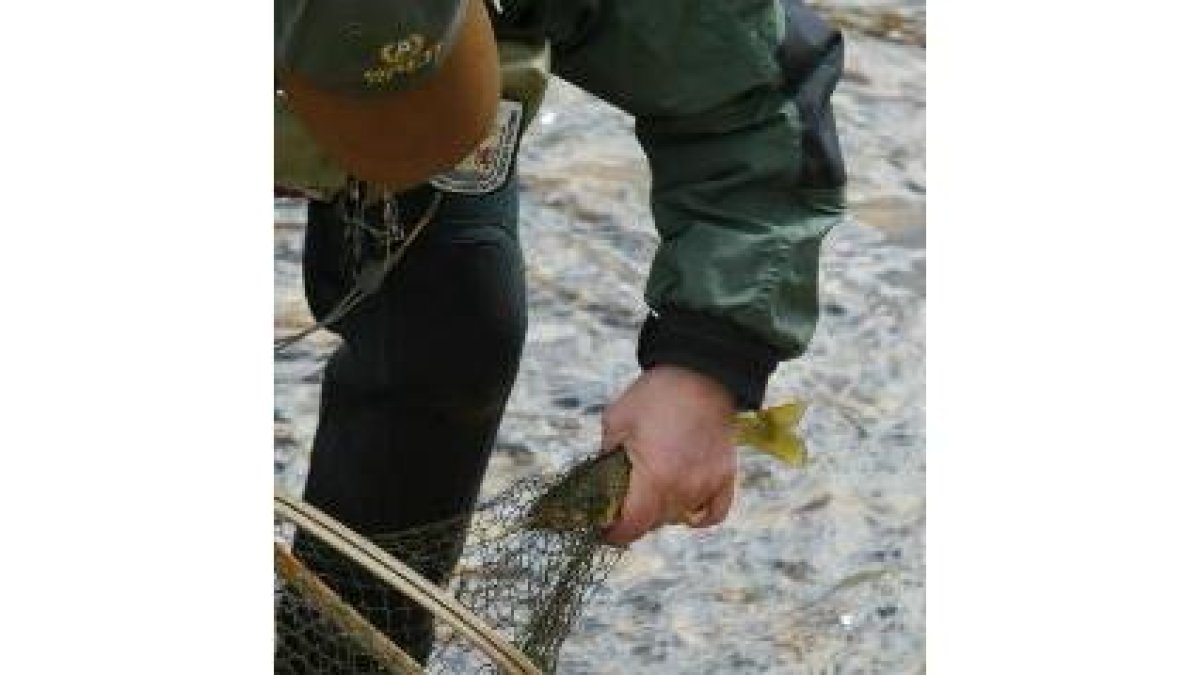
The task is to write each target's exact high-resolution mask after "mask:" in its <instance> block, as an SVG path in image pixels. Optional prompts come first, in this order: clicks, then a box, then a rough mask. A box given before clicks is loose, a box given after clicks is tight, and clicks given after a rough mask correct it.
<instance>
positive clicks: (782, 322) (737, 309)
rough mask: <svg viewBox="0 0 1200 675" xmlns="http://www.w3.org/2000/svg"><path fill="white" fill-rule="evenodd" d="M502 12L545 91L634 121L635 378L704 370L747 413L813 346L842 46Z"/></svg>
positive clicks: (614, 2) (686, 14)
mask: <svg viewBox="0 0 1200 675" xmlns="http://www.w3.org/2000/svg"><path fill="white" fill-rule="evenodd" d="M784 3H790V4H788V5H786V6H785V4H784ZM501 4H502V11H500V12H499V13H496V12H495V11H493V25H494V26H495V30H496V33H497V36H498V37H499V38H501V39H513V40H526V41H533V42H544V41H545V40H549V42H550V45H551V47H552V58H551V65H552V70H553V72H554V73H555V74H556V75H558V76H561V77H563V78H564V79H566V80H568V81H570V82H572V83H574V84H576V85H578V86H579V87H581V88H582V89H584V90H586V91H588V92H591V93H592V94H594V95H596V96H598V97H599V98H601V99H603V100H605V101H607V102H609V103H611V104H613V105H615V106H617V107H618V108H620V109H622V110H624V111H626V112H627V113H629V114H631V115H633V117H634V118H635V119H636V128H635V131H636V134H637V138H638V141H639V142H640V143H641V146H642V148H643V149H644V151H645V153H646V156H647V158H648V159H649V163H650V168H651V174H652V181H653V184H652V191H651V202H652V203H651V207H652V212H653V215H654V221H655V226H656V227H657V228H658V231H659V233H660V234H661V238H662V244H661V245H660V247H659V249H658V251H657V254H656V255H655V258H654V262H653V265H652V267H651V270H650V277H649V280H648V283H647V286H646V302H647V303H648V305H649V306H650V308H651V310H652V312H651V316H650V317H648V319H647V321H646V323H645V325H644V327H643V329H642V333H641V336H640V339H639V345H638V358H639V361H640V363H641V364H642V365H643V366H644V367H649V366H651V365H654V364H657V363H672V364H675V365H681V366H687V367H691V368H693V369H697V370H700V371H702V372H705V373H708V374H709V375H711V376H713V377H715V378H716V379H718V380H719V381H721V382H722V383H724V384H725V385H726V386H727V387H728V388H729V389H730V391H731V392H732V393H733V394H734V396H735V398H736V399H737V401H738V405H739V407H742V408H755V407H758V406H759V405H760V404H761V402H762V396H763V392H764V390H765V387H766V381H767V378H768V376H769V375H770V373H771V372H772V371H773V370H774V368H775V366H776V365H777V364H778V362H779V361H781V360H784V359H788V358H792V357H795V356H797V355H799V354H800V353H801V352H802V351H803V350H804V348H805V347H806V345H807V343H808V341H809V339H810V338H811V336H812V334H813V330H814V328H815V325H816V321H817V315H818V302H817V278H818V256H819V251H820V244H821V239H822V237H823V236H824V235H825V233H826V232H828V231H829V229H830V228H831V227H832V226H833V225H834V224H836V223H837V222H838V220H839V219H840V216H841V213H842V211H843V208H844V201H843V189H842V188H843V183H844V179H845V177H844V172H843V171H842V169H841V156H840V150H838V148H837V139H836V133H835V132H834V130H833V124H832V116H831V114H830V112H829V108H828V97H829V95H830V94H831V92H832V89H833V86H834V84H836V81H837V77H838V76H839V75H840V68H841V51H840V49H841V42H840V36H839V35H837V34H836V33H833V32H829V31H828V30H827V28H825V27H824V26H823V25H821V24H820V22H819V20H818V19H816V18H815V15H813V14H812V13H811V12H808V11H807V10H805V9H804V8H802V7H801V6H800V5H799V4H798V2H796V0H783V1H782V2H781V1H775V0H721V1H713V0H504V2H502V3H501ZM785 10H786V11H785ZM798 12H799V14H797V13H798ZM797 17H800V19H799V20H798V19H797ZM814 21H815V23H814ZM785 37H786V38H787V39H786V40H785ZM797 45H798V46H797ZM502 53H503V52H502ZM279 119H280V118H279V116H278V115H277V127H278V126H279V125H280V122H279ZM289 128H290V127H289ZM293 131H294V130H293ZM279 135H280V133H279V131H278V129H277V146H278V145H279V141H278V137H279ZM276 152H277V154H276V161H277V166H278V165H279V164H280V159H279V157H280V156H279V148H278V147H277V151H276ZM830 167H832V169H831V168H830Z"/></svg>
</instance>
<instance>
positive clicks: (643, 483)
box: [604, 467, 662, 546]
mask: <svg viewBox="0 0 1200 675" xmlns="http://www.w3.org/2000/svg"><path fill="white" fill-rule="evenodd" d="M661 511H662V508H661V504H660V499H659V496H658V492H657V491H656V490H655V489H654V483H653V482H652V481H651V480H650V479H649V477H648V476H647V475H646V473H645V472H643V471H638V470H637V468H636V467H634V470H633V472H632V473H631V474H630V476H629V491H628V492H626V493H625V501H624V502H623V503H622V504H621V512H620V517H619V518H618V519H617V522H615V523H613V524H612V525H611V526H609V528H608V529H607V530H605V532H604V538H605V539H606V540H607V541H608V542H609V543H610V544H615V545H617V546H628V545H629V544H631V543H633V542H634V541H636V540H638V539H639V538H641V536H642V535H644V534H646V533H647V532H649V531H650V530H653V529H654V528H655V527H657V526H658V524H659V523H658V517H659V513H660V512H661Z"/></svg>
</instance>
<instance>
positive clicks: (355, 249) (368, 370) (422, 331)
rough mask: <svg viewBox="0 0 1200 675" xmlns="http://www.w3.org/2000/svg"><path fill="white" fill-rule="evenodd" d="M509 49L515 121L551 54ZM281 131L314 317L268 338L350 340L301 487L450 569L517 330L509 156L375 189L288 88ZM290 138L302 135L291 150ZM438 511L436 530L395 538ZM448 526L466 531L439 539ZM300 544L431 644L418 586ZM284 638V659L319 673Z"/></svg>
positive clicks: (424, 560) (326, 508)
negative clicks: (330, 153)
mask: <svg viewBox="0 0 1200 675" xmlns="http://www.w3.org/2000/svg"><path fill="white" fill-rule="evenodd" d="M501 54H502V59H503V60H502V67H503V70H504V75H505V89H504V96H505V98H506V99H509V100H516V101H519V102H520V103H521V104H522V109H523V111H524V115H523V116H522V128H521V131H523V130H524V127H525V126H526V125H527V124H528V121H529V120H530V119H532V118H533V111H534V110H535V109H536V107H537V105H538V104H539V103H540V101H541V96H542V92H543V91H544V88H545V83H546V79H547V72H548V62H547V58H548V50H547V49H546V48H545V46H542V45H533V44H523V45H507V46H505V45H503V44H502V46H501ZM276 135H277V139H276V169H277V173H276V181H277V183H283V184H285V185H287V186H289V187H293V188H300V189H302V190H303V191H304V192H305V194H307V195H308V196H309V197H310V201H309V206H308V223H307V227H306V230H305V241H304V252H303V273H304V285H305V296H306V299H307V300H308V303H309V307H310V309H311V310H312V312H313V315H314V316H315V317H317V322H316V323H315V324H314V325H312V326H310V327H309V328H307V329H305V331H303V332H302V333H300V334H298V335H295V336H291V337H288V338H285V339H284V340H281V341H279V342H277V343H276V352H277V353H278V352H280V351H282V350H286V349H287V348H288V347H290V346H291V345H293V344H295V343H296V342H297V341H298V340H300V339H302V338H303V337H304V336H305V335H308V334H309V333H311V332H313V331H315V330H317V329H318V328H326V329H329V330H332V331H333V332H335V333H337V334H338V335H340V336H341V338H342V344H341V345H340V346H339V347H338V348H337V349H336V350H335V351H334V353H333V354H332V355H331V356H330V357H329V360H328V362H327V363H326V366H325V369H324V376H323V380H322V390H321V401H320V412H319V421H318V426H317V431H316V435H315V438H314V441H313V448H312V456H311V463H310V469H309V473H308V479H307V483H306V486H305V490H304V500H305V501H306V502H309V503H311V504H312V505H313V506H315V507H317V508H318V509H320V510H321V511H323V512H325V513H327V514H329V515H331V516H333V517H334V518H336V519H337V520H338V521H340V522H341V523H343V524H345V525H346V526H347V527H349V528H350V529H351V530H354V531H355V532H357V533H359V534H362V535H363V536H365V537H367V538H368V539H369V540H371V541H373V542H375V543H377V544H378V545H380V546H381V547H382V548H384V549H385V550H386V551H388V552H389V553H390V554H392V555H394V556H395V557H396V558H398V559H400V560H402V561H403V562H405V563H407V564H409V565H410V566H411V567H412V568H414V569H416V570H417V571H419V572H420V573H421V574H422V575H424V576H425V577H426V578H428V579H430V580H431V581H433V582H435V583H439V584H442V583H445V582H446V580H447V578H448V577H449V574H450V572H451V570H452V569H453V568H454V565H455V563H456V561H457V560H458V558H459V555H460V552H461V549H462V545H463V541H464V538H465V534H466V527H467V525H468V524H469V515H470V513H471V512H472V510H473V508H474V506H475V502H476V499H477V496H478V491H479V486H480V483H481V482H482V479H483V474H484V471H485V469H486V466H487V462H488V459H489V457H490V454H491V448H492V445H493V443H494V440H495V435H496V429H497V427H498V426H499V423H500V419H501V416H502V413H503V410H504V406H505V404H506V402H507V399H508V395H509V392H510V390H511V387H512V383H513V380H514V379H515V377H516V373H517V368H518V363H519V359H520V354H521V350H522V346H523V343H524V336H525V328H526V313H525V312H526V309H525V285H524V264H523V260H522V254H521V248H520V243H519V239H518V215H519V213H518V196H517V190H516V180H515V175H513V174H515V170H514V171H512V172H510V175H509V176H508V177H507V179H506V180H504V181H503V184H502V185H501V186H500V187H499V188H498V189H496V190H494V191H492V192H490V193H488V194H478V195H475V194H456V193H452V192H446V191H442V190H438V189H436V188H433V187H431V186H430V185H423V186H420V187H417V188H414V189H412V190H408V191H406V192H403V193H399V194H382V195H381V194H373V193H372V191H371V188H370V186H367V185H364V184H362V183H360V182H358V181H355V180H353V179H348V178H347V177H346V176H345V175H344V174H342V173H341V172H339V171H337V170H336V167H334V166H333V165H332V164H331V163H330V162H328V161H327V159H326V158H324V157H323V156H322V154H321V153H320V151H319V149H318V148H316V147H315V146H314V145H313V144H312V143H311V142H310V141H309V140H307V139H306V137H305V134H304V132H303V129H302V128H301V127H299V125H298V124H296V123H295V121H294V120H293V119H291V118H290V116H289V115H288V114H287V111H286V102H285V101H280V100H278V99H277V106H276ZM281 137H282V139H283V140H287V141H290V142H291V143H292V145H291V146H286V145H285V147H282V148H281V144H280V140H281ZM514 152H515V149H514ZM435 522H437V523H442V524H443V527H442V528H441V531H442V532H443V535H442V536H439V537H438V538H436V539H433V538H431V539H428V540H424V541H422V540H421V539H420V538H418V539H416V540H413V539H412V538H411V537H401V538H398V537H397V533H401V532H407V531H409V530H412V529H413V528H417V527H419V526H422V525H426V524H429V523H435ZM447 522H449V523H456V525H454V527H453V528H452V530H453V531H455V532H457V534H456V536H451V537H446V536H445V535H444V532H445V527H444V524H445V523H447ZM293 550H294V552H295V554H296V557H297V558H299V559H300V560H301V561H303V562H304V564H305V565H306V566H307V567H308V568H309V569H311V570H312V571H313V572H315V573H317V575H319V576H320V577H321V578H322V579H323V580H324V581H325V583H327V584H328V585H329V587H330V588H331V589H332V590H334V591H335V592H337V593H338V594H339V595H340V596H341V597H343V598H344V599H345V600H346V601H347V602H348V603H349V604H350V605H352V606H354V607H355V608H357V609H358V610H359V611H360V612H361V613H362V615H363V616H364V617H365V618H366V619H368V620H369V621H370V622H371V623H373V624H374V625H375V626H376V627H377V628H379V630H380V631H381V632H382V633H383V634H384V635H386V636H387V637H388V638H390V639H391V640H393V641H394V642H395V643H396V644H397V645H398V646H399V647H400V648H402V649H403V650H404V651H405V652H407V653H408V654H410V655H412V656H413V657H414V658H416V659H417V660H419V661H424V660H425V659H427V658H428V655H429V653H430V651H431V649H432V644H433V630H432V619H431V618H430V617H429V615H428V614H427V613H426V612H424V611H423V610H421V609H420V608H419V607H418V606H416V605H415V604H414V603H413V602H412V601H411V600H410V599H408V598H405V597H403V596H402V595H401V594H400V593H398V592H396V591H395V590H393V589H391V588H390V587H388V586H386V585H385V584H383V583H381V582H380V581H379V580H378V579H375V578H373V577H371V576H370V575H368V574H364V573H363V572H362V571H361V570H359V569H355V568H353V567H352V566H347V565H346V564H345V562H344V561H339V560H338V559H337V558H336V557H333V556H330V555H328V554H324V555H323V554H322V552H321V551H322V549H321V546H320V545H319V544H317V543H316V542H315V541H312V540H311V538H309V537H307V536H306V535H304V534H299V535H298V536H297V537H296V540H295V543H294V548H293ZM305 620H306V618H305V616H304V615H303V614H300V613H295V612H281V613H277V617H276V621H277V628H276V631H277V633H276V634H277V636H279V635H283V636H289V635H301V634H303V625H302V624H303V622H304V621H305ZM281 622H283V623H284V624H290V625H280V623H281ZM279 642H280V641H277V647H276V671H277V672H297V673H299V672H312V669H313V667H312V666H311V664H306V663H305V662H303V661H296V660H294V659H290V657H289V654H291V653H293V652H292V650H290V649H289V648H288V647H289V646H288V645H287V644H281V643H279Z"/></svg>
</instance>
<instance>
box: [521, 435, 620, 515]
mask: <svg viewBox="0 0 1200 675" xmlns="http://www.w3.org/2000/svg"><path fill="white" fill-rule="evenodd" d="M632 469H633V465H632V464H631V463H630V461H629V455H628V454H627V453H626V451H625V449H624V448H617V449H616V450H613V451H612V452H607V453H604V454H602V455H597V456H596V457H592V458H591V459H589V460H587V461H585V462H581V463H580V464H578V465H576V466H575V467H573V468H572V469H571V470H570V471H568V472H567V473H566V475H564V476H563V477H562V478H561V479H559V481H558V482H557V483H555V484H554V485H552V486H550V487H549V488H548V489H547V490H546V491H545V492H544V493H542V495H541V496H539V497H538V498H537V499H536V500H534V502H533V504H532V505H531V506H530V507H529V510H528V511H527V512H526V515H525V519H524V521H525V522H524V524H525V526H526V527H528V528H531V529H536V530H550V531H554V532H568V531H571V530H580V529H590V528H600V529H602V528H605V527H608V526H609V525H612V524H613V523H615V522H616V520H617V516H618V515H619V514H620V511H621V504H622V503H624V501H625V492H626V490H628V489H629V474H630V472H631V471H632Z"/></svg>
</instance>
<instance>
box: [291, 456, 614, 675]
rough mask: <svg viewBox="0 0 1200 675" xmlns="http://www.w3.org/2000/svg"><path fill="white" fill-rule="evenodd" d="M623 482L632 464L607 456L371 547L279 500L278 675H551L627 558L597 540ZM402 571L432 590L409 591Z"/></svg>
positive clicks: (375, 539)
mask: <svg viewBox="0 0 1200 675" xmlns="http://www.w3.org/2000/svg"><path fill="white" fill-rule="evenodd" d="M628 476H629V463H628V459H627V458H626V456H625V455H624V453H623V452H617V453H610V454H609V455H605V456H603V457H601V458H596V459H592V460H588V461H586V462H582V463H580V464H578V465H576V466H575V467H573V468H571V469H569V470H568V471H566V472H565V473H563V474H561V475H558V476H553V477H544V478H530V479H526V480H523V481H519V482H517V483H516V484H514V485H512V486H511V487H509V488H508V489H507V490H505V491H504V492H503V493H501V494H500V495H498V496H497V497H495V498H493V499H491V500H489V501H487V502H486V503H483V504H482V505H480V506H479V507H478V508H477V509H476V511H475V513H473V514H469V515H466V516H463V517H461V518H455V519H450V520H446V521H442V522H438V523H432V524H429V525H425V526H422V527H420V528H415V529H412V530H407V531H403V532H397V533H391V534H388V535H385V536H378V537H372V538H371V539H370V540H366V539H364V538H362V537H359V536H358V535H356V534H354V533H352V532H349V531H348V530H346V529H345V528H344V527H341V526H340V524H338V523H336V521H332V519H330V518H328V517H327V516H324V515H323V514H320V513H319V512H317V511H316V510H315V509H312V507H310V506H308V505H304V504H298V503H295V502H291V501H290V500H286V499H284V498H280V497H277V499H276V537H275V538H276V553H275V617H276V620H275V626H276V628H275V670H276V672H277V673H414V672H431V673H454V674H456V675H457V674H459V673H496V672H546V673H551V672H554V670H555V667H556V664H557V660H558V653H559V650H560V648H561V647H562V644H563V641H564V640H565V639H566V637H567V635H568V633H569V632H570V630H571V627H572V626H573V625H574V623H575V620H576V619H577V618H578V616H579V614H580V611H581V610H582V608H583V606H584V603H585V601H586V599H587V598H588V596H589V594H590V593H591V592H592V591H594V590H595V589H596V588H597V587H598V586H599V584H600V583H602V581H603V580H604V578H605V576H606V575H607V573H608V572H609V571H610V570H611V569H612V566H613V565H614V564H615V563H616V561H617V560H618V559H619V557H620V553H621V549H619V548H616V547H613V546H610V545H607V544H605V543H603V541H602V540H601V537H600V530H601V529H602V527H603V526H604V525H606V524H607V523H609V522H611V520H612V519H613V518H614V517H615V514H616V510H617V508H618V507H619V505H620V502H621V499H622V496H623V495H624V491H625V488H626V486H627V485H628ZM281 503H282V504H283V508H281V506H280V505H281ZM456 558H457V560H458V562H457V564H456V565H453V567H451V564H450V563H451V562H452V561H454V560H455V559H456ZM398 563H399V564H398ZM446 569H452V571H451V572H450V573H449V574H446V573H445V572H444V570H446ZM407 570H411V571H412V572H415V573H416V575H420V577H421V578H422V579H423V580H425V581H423V582H421V581H418V582H415V583H416V584H417V585H416V586H409V585H408V581H407V580H406V578H401V577H406V576H407V575H410V574H411V573H409V572H408V571H407ZM439 571H443V572H440V573H439ZM397 573H398V574H399V576H397ZM421 584H423V585H421ZM431 609H432V611H431ZM514 648H515V650H514ZM513 651H515V652H517V653H516V654H513V653H510V652H513ZM421 668H424V669H425V670H424V671H422V670H421Z"/></svg>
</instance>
